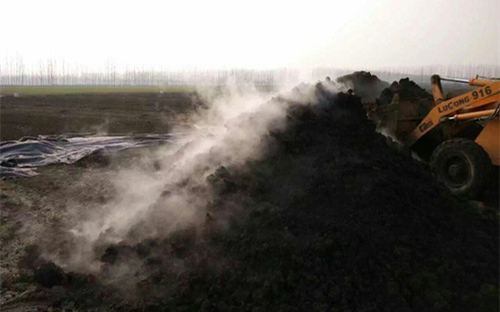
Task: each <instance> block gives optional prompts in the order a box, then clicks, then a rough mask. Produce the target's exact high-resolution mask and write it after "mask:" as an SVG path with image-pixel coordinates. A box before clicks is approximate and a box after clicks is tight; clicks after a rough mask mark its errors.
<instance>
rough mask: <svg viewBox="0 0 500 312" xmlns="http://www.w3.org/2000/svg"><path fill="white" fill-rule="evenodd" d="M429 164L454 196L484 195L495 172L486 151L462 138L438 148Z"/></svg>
mask: <svg viewBox="0 0 500 312" xmlns="http://www.w3.org/2000/svg"><path fill="white" fill-rule="evenodd" d="M430 165H431V168H432V170H433V171H434V173H435V174H436V175H437V177H438V179H439V180H440V181H442V182H443V183H444V184H445V185H446V186H447V187H448V188H449V189H450V191H451V192H452V194H454V195H456V196H458V197H462V198H468V199H475V198H477V197H478V196H479V195H481V193H482V192H483V191H484V190H485V189H486V187H487V186H488V182H489V180H490V174H491V171H492V164H491V160H490V158H489V156H488V154H487V153H486V152H485V151H484V149H483V148H482V147H481V146H479V145H478V144H476V143H475V142H474V141H471V140H468V139H462V138H459V139H452V140H448V141H445V142H443V143H441V145H439V146H438V147H436V149H435V150H434V152H433V153H432V156H431V161H430Z"/></svg>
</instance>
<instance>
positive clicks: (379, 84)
mask: <svg viewBox="0 0 500 312" xmlns="http://www.w3.org/2000/svg"><path fill="white" fill-rule="evenodd" d="M337 82H338V83H341V84H344V85H346V86H347V87H349V88H350V89H351V90H352V91H353V92H354V93H355V94H356V95H357V96H359V97H361V99H362V102H364V103H365V102H374V101H375V100H376V99H377V98H378V97H379V96H380V93H381V92H382V90H384V89H385V88H388V87H389V84H388V83H387V82H385V81H382V80H380V79H379V78H378V77H377V76H375V75H372V74H371V73H370V72H366V71H357V72H354V73H352V74H349V75H345V76H342V77H339V78H337Z"/></svg>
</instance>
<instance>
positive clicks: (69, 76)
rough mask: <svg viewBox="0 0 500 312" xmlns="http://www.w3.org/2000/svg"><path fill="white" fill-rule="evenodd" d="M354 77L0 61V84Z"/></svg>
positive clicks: (413, 71)
mask: <svg viewBox="0 0 500 312" xmlns="http://www.w3.org/2000/svg"><path fill="white" fill-rule="evenodd" d="M351 72H353V70H352V69H346V68H344V69H339V68H331V67H328V68H326V67H321V68H315V69H312V70H296V69H275V70H252V69H221V70H196V69H185V70H169V69H165V68H161V69H158V68H145V67H144V66H125V67H124V68H120V69H118V68H117V67H116V66H115V65H114V64H113V63H111V62H107V63H106V64H104V65H102V66H100V67H97V68H96V67H90V66H82V65H75V64H69V63H67V62H65V61H64V60H56V59H49V60H46V61H44V62H42V61H40V62H38V64H37V65H31V66H27V65H26V64H25V63H24V62H23V59H22V58H21V57H19V56H16V57H11V58H7V59H4V60H3V62H2V64H1V67H0V85H4V86H5V85H25V86H45V85H62V86H64V85H103V86H122V85H137V86H163V85H220V84H224V83H226V82H227V81H228V80H233V81H235V82H237V83H239V82H246V83H254V84H256V85H269V86H273V85H282V84H285V83H287V82H299V81H310V80H317V79H323V78H325V77H326V76H331V77H337V76H340V75H343V74H347V73H351ZM372 72H373V73H375V74H377V75H379V76H380V78H381V79H384V80H388V81H392V80H396V79H399V78H401V77H410V78H411V79H413V80H415V81H416V82H417V83H425V82H427V81H428V80H429V77H430V76H431V75H432V74H439V75H441V76H448V77H462V78H469V77H473V76H476V75H480V76H486V77H500V66H498V65H493V66H491V65H458V66H457V65H455V66H425V67H393V68H379V69H376V70H373V71H372Z"/></svg>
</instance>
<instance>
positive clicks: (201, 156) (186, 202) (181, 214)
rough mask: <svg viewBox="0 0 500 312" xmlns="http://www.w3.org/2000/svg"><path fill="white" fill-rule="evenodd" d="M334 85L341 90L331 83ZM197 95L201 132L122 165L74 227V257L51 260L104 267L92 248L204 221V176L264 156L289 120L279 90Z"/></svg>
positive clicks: (309, 90)
mask: <svg viewBox="0 0 500 312" xmlns="http://www.w3.org/2000/svg"><path fill="white" fill-rule="evenodd" d="M329 88H332V91H336V90H333V89H334V88H335V87H334V86H333V84H332V86H329ZM200 93H201V94H200V95H201V96H202V97H203V98H204V100H205V101H206V102H207V103H208V104H209V109H207V110H206V111H204V112H203V113H201V114H200V115H197V116H193V117H192V123H193V124H194V126H195V127H196V128H198V129H199V131H197V132H196V133H193V134H189V135H187V136H185V137H183V138H182V139H181V142H179V144H177V145H173V146H172V145H171V146H167V147H165V148H162V149H160V150H158V151H156V152H155V153H154V154H149V155H144V156H143V159H146V160H148V161H151V160H155V161H156V162H157V166H155V167H154V168H153V167H145V166H141V165H139V164H138V165H136V166H127V167H124V168H122V169H120V170H119V171H118V172H117V173H116V174H115V175H114V178H113V181H112V184H113V186H114V189H115V191H114V194H115V195H114V196H113V198H111V199H110V200H108V201H107V202H105V203H103V204H102V205H99V206H98V207H92V209H90V210H89V212H88V213H85V214H83V217H82V219H81V220H79V222H78V223H77V225H76V226H74V227H73V228H72V229H71V231H70V236H71V239H70V240H71V241H72V243H71V249H72V250H71V252H69V254H70V256H69V257H64V258H62V257H58V256H55V255H48V257H50V258H52V259H51V260H53V261H55V262H56V263H57V264H59V265H61V266H63V267H65V268H67V269H69V270H76V271H87V272H88V271H91V272H95V271H98V270H99V269H100V262H99V260H98V259H96V254H94V253H95V250H96V247H98V246H106V245H109V244H110V243H127V244H128V243H130V244H134V243H137V242H140V241H141V240H144V239H147V238H162V237H167V236H168V235H169V234H170V233H172V232H173V231H175V230H178V229H182V228H186V227H188V226H192V225H195V226H196V225H197V224H200V223H201V222H202V221H203V220H204V218H205V217H206V210H205V209H206V206H207V203H208V202H209V201H210V200H211V198H212V193H211V191H210V188H208V187H206V186H207V182H206V181H207V177H208V176H209V175H210V174H212V173H214V171H215V170H216V169H217V168H218V167H220V166H232V167H238V166H243V165H244V164H245V162H247V161H248V160H253V159H259V158H260V157H262V155H263V153H265V151H266V147H268V146H269V142H270V141H269V140H270V137H269V133H270V131H273V130H279V129H282V128H283V127H284V125H285V121H286V111H287V105H288V103H289V101H282V100H279V99H278V98H273V97H274V96H275V95H276V94H277V93H269V92H267V93H263V92H259V91H258V90H256V88H255V87H250V86H246V87H242V86H236V85H234V84H229V85H228V87H226V88H225V89H224V90H219V92H218V93H217V92H215V91H214V90H208V91H207V90H206V89H205V90H204V91H203V90H201V91H200ZM284 97H285V98H287V99H292V101H293V102H294V103H304V104H306V103H314V102H316V99H315V96H314V87H312V86H308V87H304V88H300V91H298V90H297V89H296V90H295V91H292V92H290V93H288V94H286V95H285V96H284ZM174 131H175V129H174ZM69 208H71V207H69ZM78 214H79V215H80V216H82V213H81V212H79V213H78Z"/></svg>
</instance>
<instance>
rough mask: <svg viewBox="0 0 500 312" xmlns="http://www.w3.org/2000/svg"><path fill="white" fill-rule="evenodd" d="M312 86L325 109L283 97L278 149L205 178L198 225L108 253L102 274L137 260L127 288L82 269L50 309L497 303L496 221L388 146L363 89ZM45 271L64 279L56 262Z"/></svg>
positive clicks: (273, 140) (430, 307) (486, 306)
mask: <svg viewBox="0 0 500 312" xmlns="http://www.w3.org/2000/svg"><path fill="white" fill-rule="evenodd" d="M311 87H313V88H315V92H316V95H317V97H318V99H319V103H318V104H310V105H291V106H290V108H289V109H288V119H287V126H286V129H285V130H284V131H279V132H275V133H271V134H270V138H269V145H270V147H272V148H269V150H268V152H267V154H266V155H265V157H264V158H263V159H262V160H259V161H252V162H249V163H248V164H247V165H246V166H245V167H244V168H230V167H228V168H226V167H220V168H219V169H218V170H217V171H216V172H214V174H213V175H211V176H210V177H209V179H208V180H209V185H210V187H211V188H212V191H213V192H215V194H216V196H215V200H214V201H212V202H211V203H210V204H209V207H208V208H207V209H208V210H207V211H208V212H207V214H206V219H205V221H204V222H202V224H201V225H196V226H193V227H192V228H187V229H183V230H179V231H177V232H176V233H174V234H173V235H171V236H169V237H168V238H165V239H150V240H147V241H143V242H141V243H140V244H137V245H133V246H130V245H120V244H119V245H112V246H108V247H107V248H106V249H103V251H102V253H101V255H102V256H101V261H102V262H103V263H104V264H105V266H107V267H109V268H110V269H111V268H113V266H119V265H120V263H122V262H123V261H130V259H135V260H137V261H138V262H139V263H140V268H141V269H140V271H141V272H142V273H141V274H139V273H137V274H136V275H134V278H135V280H134V282H133V285H131V286H130V288H129V289H128V290H126V291H124V293H123V294H120V293H119V292H120V290H116V293H113V294H112V295H111V294H110V293H109V289H114V288H112V287H111V286H109V288H106V289H108V291H106V292H105V291H103V290H102V287H103V286H99V287H97V286H96V285H97V284H99V277H96V278H95V279H90V278H86V279H85V278H82V277H79V278H78V279H76V280H78V281H79V283H80V284H78V285H79V286H78V287H76V286H68V287H69V288H70V289H72V290H71V291H70V292H69V293H70V294H69V295H67V297H66V299H61V300H59V301H57V302H58V303H57V304H64V302H66V301H68V300H71V302H73V303H74V305H75V306H77V307H78V306H80V307H82V308H89V307H102V306H106V307H107V308H108V309H111V310H134V311H170V310H171V311H497V310H498V276H499V269H498V267H499V263H498V262H499V254H498V243H499V242H498V224H497V222H496V218H495V217H493V218H490V219H488V218H485V217H484V216H482V215H481V216H480V215H479V214H477V213H475V212H474V211H473V210H471V209H468V207H467V206H466V205H465V204H463V203H460V202H457V201H456V200H454V199H453V198H452V197H451V196H450V195H449V193H448V191H447V190H446V189H445V188H444V187H443V186H442V185H440V184H438V183H437V182H436V181H435V179H434V178H433V176H432V175H431V173H430V172H429V171H428V169H427V168H426V167H425V166H424V165H422V164H421V163H418V162H417V161H415V160H413V159H412V158H411V157H410V156H409V155H406V154H402V153H400V152H398V151H397V150H395V149H392V148H390V147H388V146H387V144H386V140H385V138H384V137H383V136H382V135H380V134H378V133H377V132H376V131H375V126H374V125H373V123H372V122H371V121H370V120H368V119H367V117H366V113H365V111H364V109H363V107H362V104H361V101H360V98H359V97H356V96H354V95H349V94H343V93H339V94H333V93H330V92H328V91H326V90H325V88H324V87H323V85H322V84H320V83H319V84H317V85H316V86H311ZM297 92H299V91H297ZM281 101H286V100H285V99H281ZM135 260H134V261H135ZM41 267H43V268H45V269H47V270H51V271H53V272H56V273H57V276H58V277H57V279H58V280H65V277H64V276H60V275H61V272H60V271H59V270H57V269H56V268H54V267H53V266H51V265H48V264H44V265H43V266H41ZM38 276H39V279H41V280H42V281H43V283H44V284H45V285H50V286H52V285H53V284H54V283H53V282H51V280H50V278H48V277H47V276H45V275H44V274H41V273H38ZM66 280H67V279H66ZM82 281H84V282H82ZM61 283H62V282H60V284H61ZM66 283H68V282H66ZM116 283H117V284H124V283H125V282H124V281H123V280H122V281H118V282H116ZM62 284H63V283H62ZM70 284H71V283H70ZM81 285H83V286H81ZM122 291H123V290H122ZM117 298H119V299H117Z"/></svg>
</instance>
